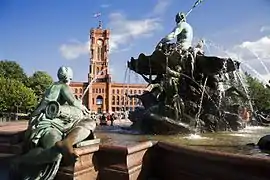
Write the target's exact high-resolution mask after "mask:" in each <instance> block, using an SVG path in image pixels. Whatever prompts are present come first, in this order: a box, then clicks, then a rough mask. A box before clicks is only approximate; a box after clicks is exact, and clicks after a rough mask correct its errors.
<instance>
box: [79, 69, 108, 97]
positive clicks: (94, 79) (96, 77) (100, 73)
mask: <svg viewBox="0 0 270 180" xmlns="http://www.w3.org/2000/svg"><path fill="white" fill-rule="evenodd" d="M105 70H107V68H104V69H102V70H101V71H99V72H98V74H97V75H96V76H95V77H94V78H93V79H92V81H91V82H90V83H89V85H88V86H87V88H86V89H85V91H84V92H83V95H82V98H81V99H83V97H84V96H85V94H86V92H87V91H88V90H89V88H90V87H91V86H92V84H93V83H94V82H95V81H96V80H97V79H98V78H99V76H100V75H102V73H103V72H104V71H105Z"/></svg>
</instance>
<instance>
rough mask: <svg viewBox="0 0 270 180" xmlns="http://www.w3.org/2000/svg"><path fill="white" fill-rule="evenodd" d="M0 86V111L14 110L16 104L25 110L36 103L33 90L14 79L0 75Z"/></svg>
mask: <svg viewBox="0 0 270 180" xmlns="http://www.w3.org/2000/svg"><path fill="white" fill-rule="evenodd" d="M0 87H1V89H0V112H15V108H16V105H20V106H19V109H20V111H22V110H23V111H24V112H25V111H29V110H31V109H32V108H33V107H34V106H35V105H36V104H37V99H36V96H35V94H34V91H33V90H32V89H30V88H28V87H26V86H25V85H24V84H23V83H22V82H20V81H18V80H16V79H8V78H4V77H0Z"/></svg>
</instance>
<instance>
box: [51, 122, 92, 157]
mask: <svg viewBox="0 0 270 180" xmlns="http://www.w3.org/2000/svg"><path fill="white" fill-rule="evenodd" d="M95 128H96V123H95V121H92V120H84V121H81V122H80V123H79V124H78V125H77V126H76V127H75V128H73V129H72V130H71V131H70V133H68V135H67V137H66V138H65V139H64V140H62V141H58V142H56V144H55V145H56V147H57V148H59V150H60V152H61V154H63V155H64V157H67V158H68V159H69V160H70V161H76V159H77V158H78V155H77V154H76V153H75V152H74V149H73V146H74V145H75V144H77V143H79V142H81V141H83V140H85V139H86V138H88V137H89V135H91V132H93V131H94V129H95Z"/></svg>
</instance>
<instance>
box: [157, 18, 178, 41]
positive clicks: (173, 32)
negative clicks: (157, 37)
mask: <svg viewBox="0 0 270 180" xmlns="http://www.w3.org/2000/svg"><path fill="white" fill-rule="evenodd" d="M182 30H183V23H179V24H178V25H177V26H176V27H175V28H174V29H173V30H172V32H171V33H170V34H168V35H167V36H165V37H164V38H163V39H161V41H160V42H159V44H160V43H162V44H164V43H166V42H169V41H171V40H173V39H174V38H176V37H177V35H178V34H180V33H181V32H182Z"/></svg>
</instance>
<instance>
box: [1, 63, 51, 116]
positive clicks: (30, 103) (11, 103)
mask: <svg viewBox="0 0 270 180" xmlns="http://www.w3.org/2000/svg"><path fill="white" fill-rule="evenodd" d="M52 82H53V79H52V77H51V76H50V75H48V74H47V73H46V72H43V71H37V72H35V73H34V74H33V75H32V76H30V77H29V78H28V77H27V75H26V73H25V72H24V70H23V68H22V67H21V66H20V65H19V64H18V63H16V62H15V61H8V60H2V61H0V87H1V89H0V112H16V105H20V106H19V112H26V111H29V110H31V109H32V108H33V107H35V106H36V104H37V100H38V99H40V98H41V97H42V95H43V93H44V91H45V90H46V88H47V87H48V86H49V85H50V84H51V83H52Z"/></svg>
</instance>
